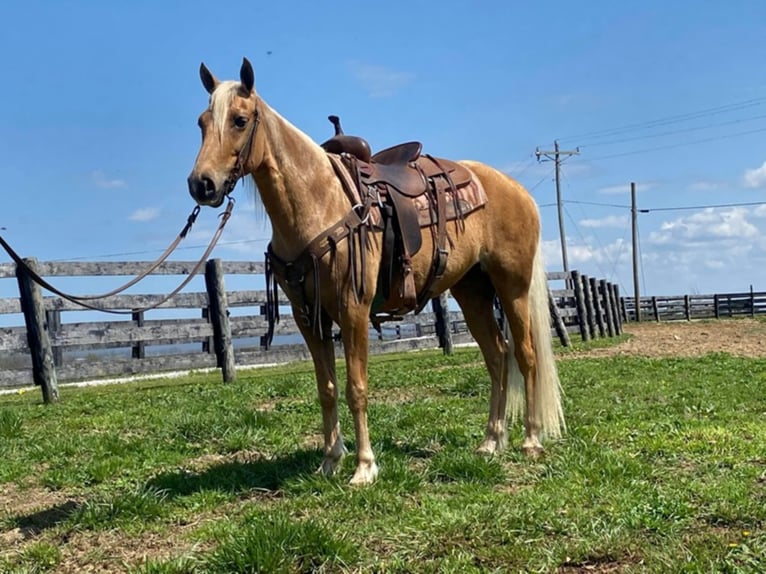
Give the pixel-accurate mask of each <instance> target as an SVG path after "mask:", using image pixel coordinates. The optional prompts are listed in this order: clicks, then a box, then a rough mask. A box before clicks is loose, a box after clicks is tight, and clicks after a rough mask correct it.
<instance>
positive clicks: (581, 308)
mask: <svg viewBox="0 0 766 574" xmlns="http://www.w3.org/2000/svg"><path fill="white" fill-rule="evenodd" d="M570 277H571V278H572V286H573V287H574V298H575V307H576V308H577V325H578V326H579V327H580V336H581V337H582V340H583V341H590V333H589V332H588V317H587V312H586V311H585V294H584V293H583V289H582V277H581V276H580V272H579V271H572V272H571V274H570Z"/></svg>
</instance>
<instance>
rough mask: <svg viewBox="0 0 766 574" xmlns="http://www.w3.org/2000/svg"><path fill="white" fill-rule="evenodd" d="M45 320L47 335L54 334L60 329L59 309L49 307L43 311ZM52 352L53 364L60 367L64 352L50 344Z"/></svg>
mask: <svg viewBox="0 0 766 574" xmlns="http://www.w3.org/2000/svg"><path fill="white" fill-rule="evenodd" d="M45 321H46V322H47V323H48V333H49V335H48V336H49V337H50V336H51V335H53V336H55V335H56V333H58V332H59V331H61V311H59V310H58V309H49V310H46V311H45ZM51 351H52V352H53V366H54V367H60V366H61V365H62V364H63V363H64V353H63V352H62V350H61V348H60V347H53V346H51Z"/></svg>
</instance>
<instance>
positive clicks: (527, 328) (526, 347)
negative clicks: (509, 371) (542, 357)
mask: <svg viewBox="0 0 766 574" xmlns="http://www.w3.org/2000/svg"><path fill="white" fill-rule="evenodd" d="M498 284H500V285H508V284H509V283H508V282H507V280H506V281H505V282H503V283H498ZM498 297H499V298H500V303H501V305H502V307H503V312H504V313H505V316H506V320H507V321H508V327H509V329H510V332H511V337H512V340H513V352H514V355H515V359H516V364H517V365H518V368H519V371H520V372H521V377H522V378H523V380H524V398H525V402H524V443H523V444H522V446H521V448H522V450H523V451H524V453H525V454H526V455H527V456H530V457H536V456H538V455H539V454H541V453H542V452H543V446H542V444H541V443H540V431H541V421H540V414H539V413H540V409H539V406H540V405H538V404H537V400H538V393H537V389H536V385H537V382H538V381H537V355H536V352H535V345H534V340H533V337H532V317H531V313H530V294H529V292H528V290H526V289H525V290H523V291H522V292H521V293H513V294H511V293H509V290H507V289H506V290H503V291H501V292H499V293H498ZM514 414H515V413H514Z"/></svg>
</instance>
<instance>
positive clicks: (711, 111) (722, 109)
mask: <svg viewBox="0 0 766 574" xmlns="http://www.w3.org/2000/svg"><path fill="white" fill-rule="evenodd" d="M764 101H766V97H760V98H753V99H750V100H745V101H742V102H735V103H732V104H725V105H722V106H715V107H712V108H707V109H703V110H699V111H696V112H687V113H684V114H676V115H671V116H665V117H662V118H658V119H655V120H648V121H644V122H638V123H635V124H628V125H624V126H621V127H616V128H607V129H602V130H596V131H591V132H585V133H580V134H574V135H571V136H567V137H565V138H561V140H571V139H578V140H583V139H594V138H598V137H607V136H613V135H618V134H620V133H625V132H630V131H636V130H644V129H650V128H653V127H660V126H664V125H669V124H673V123H679V122H685V121H690V120H693V119H698V118H702V117H708V116H713V115H718V114H722V113H728V112H734V111H739V110H742V109H746V108H750V107H754V106H759V105H761V104H762V103H763V102H764Z"/></svg>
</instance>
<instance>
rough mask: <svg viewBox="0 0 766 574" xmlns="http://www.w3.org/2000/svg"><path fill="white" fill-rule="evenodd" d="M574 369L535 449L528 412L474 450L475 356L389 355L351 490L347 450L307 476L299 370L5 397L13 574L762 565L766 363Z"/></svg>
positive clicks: (765, 544) (375, 369)
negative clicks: (524, 445)
mask: <svg viewBox="0 0 766 574" xmlns="http://www.w3.org/2000/svg"><path fill="white" fill-rule="evenodd" d="M559 366H560V373H561V376H562V382H563V386H564V389H565V412H566V413H567V417H568V425H569V433H568V434H567V436H566V438H565V439H563V440H560V441H557V442H552V443H548V445H547V454H546V455H545V456H544V457H543V458H542V459H540V460H538V461H528V460H526V459H524V458H523V457H522V456H521V454H520V453H519V452H518V446H519V445H520V441H521V429H520V428H515V429H514V431H513V437H512V447H513V448H510V449H509V451H508V452H506V453H504V454H503V455H501V456H497V457H494V458H491V459H486V458H482V457H479V456H477V455H476V454H475V453H474V449H475V447H476V446H477V445H478V443H479V441H480V440H481V437H482V433H483V428H484V425H485V423H486V410H487V400H488V399H487V397H488V388H487V387H488V378H487V375H486V372H485V371H484V369H483V367H482V366H481V363H480V358H479V355H478V352H477V351H476V350H473V349H461V350H459V351H457V352H456V354H455V355H453V356H451V357H442V356H441V355H439V354H437V353H430V352H424V353H418V354H403V355H396V356H384V357H377V358H375V359H374V360H373V361H372V365H371V380H372V381H373V383H372V389H371V394H372V396H371V407H370V428H371V431H372V439H373V443H374V445H373V446H374V448H375V451H376V454H377V456H378V462H379V464H380V466H381V475H380V478H379V480H378V482H377V483H376V484H374V485H373V486H371V487H367V488H352V487H350V486H348V484H347V481H348V479H349V478H350V476H351V474H352V472H353V458H352V457H349V458H348V459H347V460H346V461H344V466H343V469H342V472H341V473H340V476H338V477H333V478H330V479H327V478H323V477H320V476H317V475H316V474H314V473H313V471H314V469H315V468H317V467H318V466H319V463H320V460H321V451H320V449H319V441H320V438H319V436H318V429H319V428H320V414H319V407H318V404H317V400H316V398H315V391H314V382H313V374H312V369H311V367H310V366H309V365H306V364H301V365H295V366H289V367H280V368H274V369H262V370H255V371H249V372H241V373H240V374H239V381H238V382H237V383H236V384H234V385H231V386H224V385H221V383H220V382H219V377H218V375H215V374H212V375H207V374H196V375H191V376H189V377H188V378H187V379H185V380H183V381H170V382H169V381H164V382H158V381H152V382H144V383H135V384H122V385H116V386H112V387H98V388H89V389H66V388H65V389H62V390H61V395H62V401H61V403H60V404H58V405H56V406H53V407H45V406H43V405H41V404H40V403H39V399H38V398H37V397H35V396H33V395H32V394H29V393H27V394H24V395H14V396H6V397H2V398H0V509H2V508H3V507H4V506H5V507H6V508H8V509H9V510H8V511H6V512H5V514H0V571H4V572H12V573H22V572H55V571H57V570H66V571H78V570H85V569H87V568H90V567H93V566H94V565H95V566H98V567H99V568H100V569H102V571H127V572H132V573H143V574H196V573H200V574H201V573H205V574H217V573H228V572H317V571H320V572H322V571H323V572H337V571H364V572H413V571H416V572H501V571H502V572H550V571H556V570H558V571H561V572H580V571H583V572H585V571H595V572H614V571H620V572H644V571H650V572H660V571H662V572H666V571H667V572H671V571H672V572H713V571H716V572H762V571H764V570H766V557H765V556H766V529H765V528H764V525H765V524H766V426H765V425H764V424H763V421H764V416H765V415H766V392H764V391H765V389H766V362H764V361H763V360H759V359H740V358H733V357H731V356H729V355H724V354H717V355H708V356H706V357H704V358H697V359H642V358H627V357H619V358H600V359H578V358H570V359H568V360H566V361H561V362H560V363H559ZM341 376H342V372H341ZM341 418H342V422H341V424H342V425H343V427H344V428H345V429H346V437H347V442H348V443H349V446H350V447H351V448H353V446H354V445H353V440H352V439H353V435H352V433H351V429H352V424H351V420H350V416H349V415H348V413H347V409H345V408H343V409H342V417H341ZM30 500H33V501H34V500H36V501H37V502H36V503H30V502H29V501H30Z"/></svg>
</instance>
